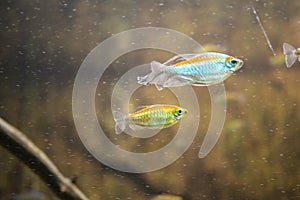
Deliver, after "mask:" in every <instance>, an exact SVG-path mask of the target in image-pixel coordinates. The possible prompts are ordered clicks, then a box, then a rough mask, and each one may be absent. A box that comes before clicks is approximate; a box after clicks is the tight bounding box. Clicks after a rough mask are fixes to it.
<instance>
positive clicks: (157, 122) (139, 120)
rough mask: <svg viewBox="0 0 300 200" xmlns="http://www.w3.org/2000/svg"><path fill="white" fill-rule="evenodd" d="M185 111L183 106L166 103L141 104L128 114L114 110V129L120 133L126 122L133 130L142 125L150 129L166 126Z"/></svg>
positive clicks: (174, 121)
mask: <svg viewBox="0 0 300 200" xmlns="http://www.w3.org/2000/svg"><path fill="white" fill-rule="evenodd" d="M186 113H187V110H186V109H184V108H180V107H178V106H174V105H166V104H156V105H150V106H142V107H139V108H138V110H137V111H135V112H133V113H130V114H128V115H124V114H123V113H121V112H119V111H114V112H113V115H114V120H115V122H116V125H115V131H116V134H120V133H121V132H123V131H124V130H125V128H126V125H127V124H128V125H129V127H130V128H131V129H133V130H138V129H141V128H143V127H147V128H152V129H161V128H167V127H170V126H173V125H174V124H176V123H177V122H178V121H179V120H180V119H181V118H182V117H183V116H184V115H185V114H186Z"/></svg>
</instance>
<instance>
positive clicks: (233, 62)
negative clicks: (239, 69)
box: [230, 60, 238, 65]
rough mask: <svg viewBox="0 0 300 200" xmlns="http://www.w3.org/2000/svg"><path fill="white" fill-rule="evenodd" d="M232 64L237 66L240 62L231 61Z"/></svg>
mask: <svg viewBox="0 0 300 200" xmlns="http://www.w3.org/2000/svg"><path fill="white" fill-rule="evenodd" d="M230 63H231V64H233V65H236V64H237V63H238V61H237V60H231V61H230Z"/></svg>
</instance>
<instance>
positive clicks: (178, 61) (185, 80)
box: [137, 52, 244, 91]
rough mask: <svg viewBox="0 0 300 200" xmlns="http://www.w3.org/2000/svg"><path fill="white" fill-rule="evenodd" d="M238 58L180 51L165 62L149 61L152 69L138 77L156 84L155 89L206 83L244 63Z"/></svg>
mask: <svg viewBox="0 0 300 200" xmlns="http://www.w3.org/2000/svg"><path fill="white" fill-rule="evenodd" d="M243 63H244V62H243V61H242V60H241V59H238V58H235V57H233V56H229V55H226V54H223V53H217V52H205V53H201V54H180V55H177V56H174V57H173V58H171V59H169V60H168V61H166V62H165V63H163V64H162V63H159V62H157V61H152V62H151V72H150V73H149V74H146V75H145V76H142V77H137V81H138V83H139V84H142V85H146V86H148V85H155V86H156V88H157V90H159V91H160V90H162V89H164V88H168V87H180V86H184V85H194V86H209V85H214V84H218V83H220V82H222V81H224V80H225V79H227V78H228V77H230V76H231V75H232V74H233V73H234V72H236V71H237V70H239V69H240V68H241V67H242V66H243Z"/></svg>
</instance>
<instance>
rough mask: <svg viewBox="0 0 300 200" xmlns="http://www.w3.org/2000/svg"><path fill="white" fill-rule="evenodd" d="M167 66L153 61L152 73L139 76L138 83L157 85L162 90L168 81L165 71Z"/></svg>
mask: <svg viewBox="0 0 300 200" xmlns="http://www.w3.org/2000/svg"><path fill="white" fill-rule="evenodd" d="M166 67H167V66H165V65H164V64H161V63H159V62H157V61H152V62H151V73H149V74H147V75H146V76H143V77H138V78H137V80H138V83H139V84H142V85H155V86H156V88H157V89H158V90H162V89H163V85H164V82H165V81H166V74H165V73H164V70H165V69H166Z"/></svg>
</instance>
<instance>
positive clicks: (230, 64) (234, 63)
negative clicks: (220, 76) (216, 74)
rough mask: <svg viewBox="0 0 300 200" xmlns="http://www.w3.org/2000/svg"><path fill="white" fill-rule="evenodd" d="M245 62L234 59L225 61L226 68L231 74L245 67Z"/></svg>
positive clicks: (228, 58) (230, 58)
mask: <svg viewBox="0 0 300 200" xmlns="http://www.w3.org/2000/svg"><path fill="white" fill-rule="evenodd" d="M243 64H244V62H243V61H242V60H241V59H238V58H234V57H231V56H229V57H227V58H226V60H225V66H226V67H227V68H228V69H229V71H230V72H232V73H233V72H235V71H237V70H239V69H240V68H241V67H242V66H243Z"/></svg>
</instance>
